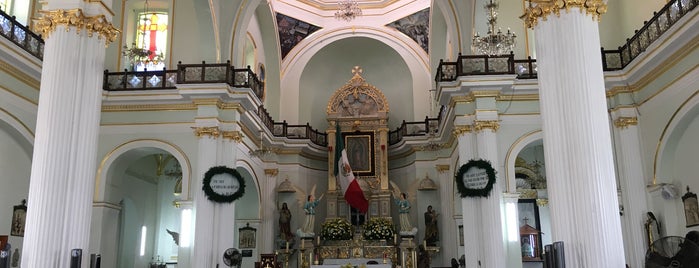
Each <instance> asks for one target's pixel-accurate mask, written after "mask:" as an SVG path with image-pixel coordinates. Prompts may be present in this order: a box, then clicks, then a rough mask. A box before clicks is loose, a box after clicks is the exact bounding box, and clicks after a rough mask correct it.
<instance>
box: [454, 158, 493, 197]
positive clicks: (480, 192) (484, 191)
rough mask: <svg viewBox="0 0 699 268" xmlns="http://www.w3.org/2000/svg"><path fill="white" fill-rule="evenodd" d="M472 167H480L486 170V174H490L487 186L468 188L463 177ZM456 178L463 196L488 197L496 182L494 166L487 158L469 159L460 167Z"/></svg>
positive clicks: (457, 185)
mask: <svg viewBox="0 0 699 268" xmlns="http://www.w3.org/2000/svg"><path fill="white" fill-rule="evenodd" d="M471 168H480V169H484V170H485V172H486V174H487V175H488V183H487V184H486V185H485V187H483V188H481V189H478V188H475V189H474V188H468V187H466V185H464V180H463V177H464V175H465V174H466V172H467V171H468V170H469V169H471ZM454 180H455V181H456V187H457V189H458V190H459V193H460V194H461V197H488V196H489V195H490V191H492V190H493V184H494V183H495V169H493V166H492V165H491V164H490V162H489V161H487V160H482V159H478V160H474V159H471V160H469V161H468V163H466V164H464V165H462V166H461V167H460V168H459V171H458V172H457V173H456V176H455V177H454Z"/></svg>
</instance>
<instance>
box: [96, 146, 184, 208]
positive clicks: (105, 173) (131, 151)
mask: <svg viewBox="0 0 699 268" xmlns="http://www.w3.org/2000/svg"><path fill="white" fill-rule="evenodd" d="M162 152H167V153H169V154H171V155H172V156H173V157H174V158H175V159H176V160H177V161H178V162H179V163H180V166H181V168H182V197H181V198H182V199H183V200H189V199H190V198H191V192H190V189H191V187H190V186H191V177H192V166H191V163H190V162H189V158H188V157H187V155H186V154H185V153H184V151H182V149H181V148H179V147H177V146H176V145H174V144H172V143H170V142H167V141H163V140H157V139H142V140H133V141H128V142H125V143H122V144H120V145H119V146H117V147H115V148H114V149H112V151H110V152H109V153H107V154H106V155H105V157H104V158H103V159H102V161H101V162H100V165H99V167H98V169H97V175H96V177H97V178H96V181H95V193H94V197H93V200H94V201H97V202H110V201H112V202H114V203H117V202H118V200H109V198H110V196H108V192H107V190H108V189H107V187H108V185H109V184H108V183H107V182H108V180H111V179H112V177H113V175H114V174H118V172H119V171H124V169H126V167H127V166H128V163H126V160H127V159H135V158H138V157H142V156H146V155H150V154H156V153H162Z"/></svg>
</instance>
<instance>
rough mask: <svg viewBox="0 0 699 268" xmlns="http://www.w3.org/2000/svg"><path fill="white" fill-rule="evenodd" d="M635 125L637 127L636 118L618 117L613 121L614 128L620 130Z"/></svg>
mask: <svg viewBox="0 0 699 268" xmlns="http://www.w3.org/2000/svg"><path fill="white" fill-rule="evenodd" d="M635 125H638V117H619V118H617V119H616V120H614V126H616V127H618V128H621V129H624V128H627V127H629V126H635Z"/></svg>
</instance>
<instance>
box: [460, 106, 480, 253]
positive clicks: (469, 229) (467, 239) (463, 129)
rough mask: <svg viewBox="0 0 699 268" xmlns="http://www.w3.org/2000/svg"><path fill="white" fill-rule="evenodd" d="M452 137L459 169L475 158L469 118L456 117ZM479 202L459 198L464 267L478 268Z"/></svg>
mask: <svg viewBox="0 0 699 268" xmlns="http://www.w3.org/2000/svg"><path fill="white" fill-rule="evenodd" d="M454 136H456V138H457V140H458V147H459V166H458V167H457V168H459V167H461V166H462V165H463V164H466V163H467V162H468V160H470V159H472V158H473V157H474V156H475V151H476V145H475V135H474V134H473V132H472V127H471V121H470V118H466V117H457V119H456V120H454ZM479 202H480V201H479V200H478V199H476V198H461V217H462V218H461V219H462V224H463V226H464V252H462V253H463V254H464V260H465V262H466V267H480V266H479V264H480V260H481V256H480V254H481V247H482V246H481V244H480V241H482V240H483V236H482V235H481V232H480V227H481V226H480V218H481V211H480V209H478V204H479ZM459 257H460V256H459Z"/></svg>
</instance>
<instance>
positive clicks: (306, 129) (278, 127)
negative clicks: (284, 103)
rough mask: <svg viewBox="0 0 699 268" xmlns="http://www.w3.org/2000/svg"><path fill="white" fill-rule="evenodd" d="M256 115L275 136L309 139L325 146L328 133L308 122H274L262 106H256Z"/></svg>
mask: <svg viewBox="0 0 699 268" xmlns="http://www.w3.org/2000/svg"><path fill="white" fill-rule="evenodd" d="M257 116H258V117H259V118H260V120H261V121H262V124H263V125H264V126H265V127H266V128H267V129H268V130H269V131H270V132H271V133H272V135H273V136H275V137H285V138H289V139H309V140H311V142H313V143H314V144H317V145H320V146H323V147H327V146H328V134H326V133H324V132H320V131H318V130H316V129H314V128H313V127H311V126H310V124H308V123H306V124H305V125H289V124H288V123H286V121H283V122H274V119H272V117H271V116H270V115H269V113H268V112H267V110H266V109H265V107H264V106H262V105H260V106H259V107H257Z"/></svg>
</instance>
